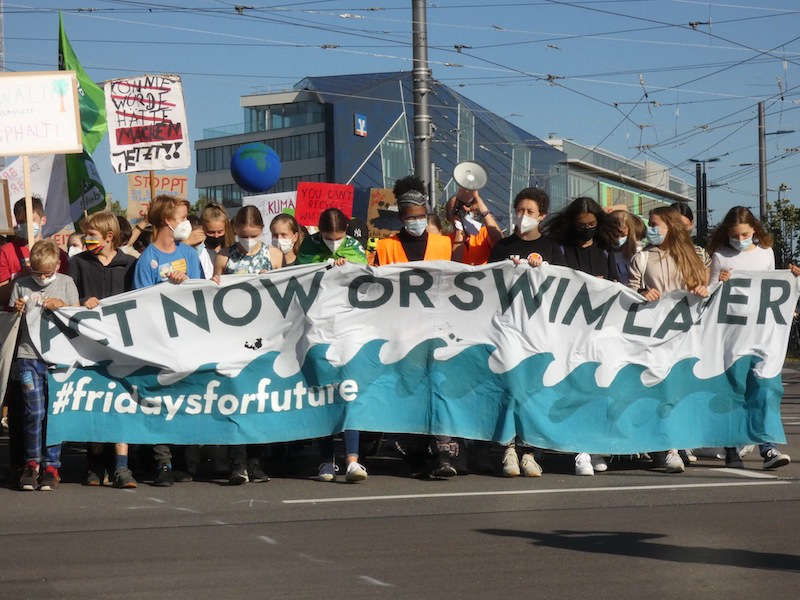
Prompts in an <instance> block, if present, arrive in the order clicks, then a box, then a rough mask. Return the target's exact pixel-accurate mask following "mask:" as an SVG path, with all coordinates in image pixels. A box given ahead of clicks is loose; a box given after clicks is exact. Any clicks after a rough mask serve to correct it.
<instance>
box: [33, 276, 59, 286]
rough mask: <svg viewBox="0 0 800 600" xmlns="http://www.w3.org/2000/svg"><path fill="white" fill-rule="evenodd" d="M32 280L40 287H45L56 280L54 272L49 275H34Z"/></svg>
mask: <svg viewBox="0 0 800 600" xmlns="http://www.w3.org/2000/svg"><path fill="white" fill-rule="evenodd" d="M33 280H34V281H35V282H36V283H37V284H39V285H40V286H42V287H47V286H48V285H50V284H51V283H53V282H54V281H55V280H56V274H55V273H53V274H52V275H50V277H42V276H41V275H34V276H33Z"/></svg>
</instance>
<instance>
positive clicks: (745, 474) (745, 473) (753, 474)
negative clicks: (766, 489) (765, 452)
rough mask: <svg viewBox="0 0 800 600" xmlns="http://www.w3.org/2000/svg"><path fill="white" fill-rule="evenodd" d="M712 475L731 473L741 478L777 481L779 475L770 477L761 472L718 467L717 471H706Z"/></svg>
mask: <svg viewBox="0 0 800 600" xmlns="http://www.w3.org/2000/svg"><path fill="white" fill-rule="evenodd" d="M706 471H711V472H712V473H730V474H731V475H738V476H739V477H752V478H753V479H777V478H778V476H777V475H770V474H769V473H762V472H760V471H748V470H747V469H729V468H727V467H718V468H716V469H706Z"/></svg>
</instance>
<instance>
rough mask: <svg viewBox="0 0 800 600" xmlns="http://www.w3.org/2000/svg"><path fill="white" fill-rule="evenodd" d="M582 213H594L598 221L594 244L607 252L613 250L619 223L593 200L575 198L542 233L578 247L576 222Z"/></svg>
mask: <svg viewBox="0 0 800 600" xmlns="http://www.w3.org/2000/svg"><path fill="white" fill-rule="evenodd" d="M582 213H592V214H593V215H594V216H595V218H596V219H597V233H595V236H594V242H595V243H596V244H597V245H598V246H600V247H601V248H603V249H605V250H611V249H613V248H614V243H613V240H614V236H616V234H617V222H616V221H615V220H614V219H612V218H611V216H610V215H609V214H608V213H606V211H604V210H603V207H602V206H600V205H599V204H598V203H597V202H595V201H594V200H592V199H591V198H586V197H581V198H575V200H573V201H572V202H570V203H569V204H568V205H567V206H566V208H564V209H562V210H560V211H559V212H557V213H556V214H555V215H553V216H552V217H551V218H550V219H548V220H547V221H546V222H545V224H544V225H543V227H542V233H543V234H544V235H546V236H549V237H551V238H552V239H554V240H555V241H557V242H559V243H560V244H563V245H565V246H567V245H570V246H571V245H577V244H578V240H577V238H576V236H575V221H576V220H577V219H578V216H579V215H581V214H582Z"/></svg>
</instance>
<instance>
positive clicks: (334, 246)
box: [322, 238, 344, 254]
mask: <svg viewBox="0 0 800 600" xmlns="http://www.w3.org/2000/svg"><path fill="white" fill-rule="evenodd" d="M322 240H323V241H324V242H325V245H326V246H327V247H328V250H330V251H331V253H332V254H336V251H337V250H338V249H339V246H341V245H342V242H343V241H344V238H342V239H340V240H329V239H327V238H322Z"/></svg>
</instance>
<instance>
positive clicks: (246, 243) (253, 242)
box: [236, 235, 261, 252]
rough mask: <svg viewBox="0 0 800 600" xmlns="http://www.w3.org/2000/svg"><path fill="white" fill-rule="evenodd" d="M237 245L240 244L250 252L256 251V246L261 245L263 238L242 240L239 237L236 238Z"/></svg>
mask: <svg viewBox="0 0 800 600" xmlns="http://www.w3.org/2000/svg"><path fill="white" fill-rule="evenodd" d="M236 243H237V244H239V245H240V246H241V247H242V248H244V249H245V250H247V251H248V252H250V251H251V250H254V249H255V247H256V246H258V245H259V244H260V243H261V238H242V237H239V236H238V235H237V236H236Z"/></svg>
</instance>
